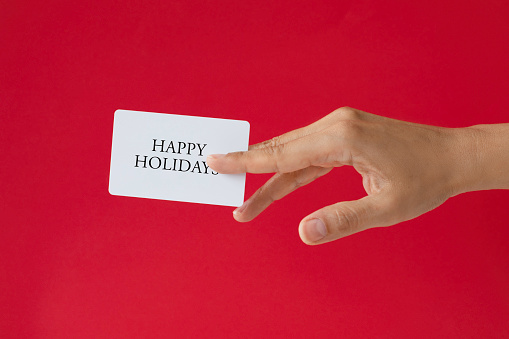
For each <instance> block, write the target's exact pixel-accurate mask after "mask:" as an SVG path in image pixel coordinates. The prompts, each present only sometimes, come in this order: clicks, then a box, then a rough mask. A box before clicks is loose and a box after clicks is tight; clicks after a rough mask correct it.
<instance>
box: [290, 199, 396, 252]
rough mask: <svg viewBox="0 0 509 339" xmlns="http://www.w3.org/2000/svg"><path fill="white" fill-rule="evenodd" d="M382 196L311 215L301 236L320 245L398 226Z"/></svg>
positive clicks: (302, 224) (300, 227)
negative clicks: (369, 231) (368, 230)
mask: <svg viewBox="0 0 509 339" xmlns="http://www.w3.org/2000/svg"><path fill="white" fill-rule="evenodd" d="M388 201H389V199H387V197H384V196H383V195H382V194H378V195H369V196H366V197H364V198H362V199H359V200H355V201H344V202H340V203H337V204H334V205H330V206H327V207H324V208H322V209H320V210H318V211H316V212H313V213H311V214H310V215H308V216H307V217H305V218H304V219H302V221H301V222H300V225H299V235H300V238H301V239H302V241H303V242H304V243H306V244H308V245H319V244H323V243H326V242H329V241H333V240H336V239H339V238H343V237H346V236H347V235H350V234H354V233H357V232H360V231H363V230H366V229H368V228H372V227H378V226H390V225H393V224H395V223H396V222H394V221H393V220H394V215H391V213H390V210H389V208H388V206H389V204H388Z"/></svg>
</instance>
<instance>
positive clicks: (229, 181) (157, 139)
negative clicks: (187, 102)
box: [109, 109, 249, 206]
mask: <svg viewBox="0 0 509 339" xmlns="http://www.w3.org/2000/svg"><path fill="white" fill-rule="evenodd" d="M248 144H249V123H248V122H247V121H241V120H228V119H215V118H203V117H193V116H185V115H175V114H161V113H150V112H138V111H127V110H120V109H119V110H117V111H115V119H114V123H113V142H112V149H111V167H110V185H109V192H110V193H111V194H113V195H121V196H128V197H138V198H151V199H163V200H174V201H185V202H195V203H201V204H212V205H223V206H240V205H242V202H243V201H244V187H245V181H246V175H245V174H220V173H217V172H215V171H212V169H211V168H210V167H208V165H207V162H206V161H207V155H209V154H216V153H229V152H235V151H247V148H248Z"/></svg>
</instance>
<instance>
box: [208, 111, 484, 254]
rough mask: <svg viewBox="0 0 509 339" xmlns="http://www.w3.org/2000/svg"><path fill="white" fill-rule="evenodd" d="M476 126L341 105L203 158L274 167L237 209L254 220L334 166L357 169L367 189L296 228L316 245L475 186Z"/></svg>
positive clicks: (218, 163)
mask: <svg viewBox="0 0 509 339" xmlns="http://www.w3.org/2000/svg"><path fill="white" fill-rule="evenodd" d="M480 133H481V132H480V130H478V129H475V128H458V129H451V128H443V127H434V126H427V125H420V124H414V123H409V122H404V121H399V120H394V119H389V118H385V117H381V116H377V115H373V114H370V113H366V112H362V111H359V110H355V109H352V108H340V109H338V110H336V111H334V112H332V113H331V114H329V115H327V116H325V117H324V118H322V119H321V120H319V121H317V122H315V123H313V124H311V125H309V126H306V127H304V128H301V129H297V130H294V131H291V132H289V133H286V134H283V135H281V136H279V137H275V138H273V139H271V140H268V141H265V142H262V143H259V144H256V145H252V146H250V147H249V151H247V152H235V153H229V154H226V155H219V154H215V155H210V156H209V157H208V158H207V163H208V165H209V166H210V167H211V168H213V169H214V170H215V171H217V172H219V173H228V174H230V173H245V172H248V173H269V172H275V173H276V174H275V175H274V176H273V177H272V178H271V179H270V180H268V181H267V182H266V183H265V184H264V185H263V186H262V187H261V188H260V189H258V190H257V191H256V192H255V193H254V194H253V195H252V196H251V197H250V198H249V199H248V200H247V201H246V202H244V204H243V205H242V206H241V207H239V208H237V209H236V210H235V211H234V218H235V219H236V220H238V221H240V222H246V221H250V220H252V219H253V218H255V217H256V216H257V215H258V214H260V213H261V212H262V211H263V210H264V209H265V208H267V207H268V206H269V205H270V204H271V203H272V202H273V201H275V200H278V199H281V198H283V197H284V196H285V195H287V194H289V193H290V192H292V191H294V190H295V189H297V188H299V187H301V186H303V185H306V184H308V183H310V182H312V181H313V180H315V179H316V178H318V177H321V176H323V175H325V174H327V173H329V172H330V171H331V169H332V168H333V167H340V166H344V165H349V166H353V167H354V168H355V170H357V172H359V173H360V174H361V175H362V178H363V180H362V182H363V186H364V189H365V190H366V193H367V196H366V197H364V198H362V199H360V200H356V201H344V202H339V203H337V204H334V205H330V206H327V207H324V208H322V209H320V210H318V211H315V212H313V213H311V214H310V215H308V216H307V217H305V218H304V219H303V220H302V221H301V223H300V225H299V234H300V237H301V239H302V240H303V241H304V242H305V243H306V244H310V245H314V244H322V243H326V242H329V241H332V240H336V239H339V238H342V237H345V236H347V235H350V234H353V233H356V232H359V231H362V230H365V229H368V228H372V227H380V226H390V225H394V224H397V223H399V222H402V221H405V220H409V219H412V218H415V217H417V216H419V215H421V214H423V213H425V212H427V211H430V210H432V209H434V208H436V207H437V206H439V205H440V204H442V203H443V202H444V201H446V200H447V199H448V198H449V197H451V196H453V195H456V194H459V193H462V192H466V191H468V190H472V189H477V187H476V186H475V185H476V180H477V179H478V177H479V173H480V172H479V168H480V164H479V162H478V161H475V160H476V159H479V158H480V157H479V156H478V148H479V147H478V146H479V141H478V140H481V139H482V138H478V137H477V135H479V134H480ZM481 172H482V171H481Z"/></svg>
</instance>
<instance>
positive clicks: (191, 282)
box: [0, 0, 509, 338]
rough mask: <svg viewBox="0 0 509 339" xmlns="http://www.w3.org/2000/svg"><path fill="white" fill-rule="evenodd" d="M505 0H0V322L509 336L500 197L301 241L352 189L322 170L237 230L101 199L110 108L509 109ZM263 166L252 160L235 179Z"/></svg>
mask: <svg viewBox="0 0 509 339" xmlns="http://www.w3.org/2000/svg"><path fill="white" fill-rule="evenodd" d="M508 18H509V5H508V2H507V1H501V0H500V1H498V0H483V1H467V2H465V1H443V0H440V1H438V0H432V1H403V0H402V1H375V0H367V1H349V0H345V1H269V0H258V1H245V0H244V1H223V2H213V1H150V2H149V1H144V2H141V1H96V2H89V1H83V2H79V3H76V2H70V1H64V0H61V1H33V2H29V1H3V2H2V3H1V4H0V46H1V47H0V48H1V52H0V62H1V63H0V112H1V132H0V141H1V165H0V175H1V187H2V197H1V204H0V215H1V220H2V221H1V223H2V226H1V227H0V289H1V295H0V336H1V337H2V338H25V337H28V338H129V337H133V338H139V337H146V338H158V337H160V338H167V337H181V338H184V337H216V336H217V337H232V338H239V337H244V338H246V337H295V338H299V337H301V338H309V337H321V338H325V337H346V338H363V337H367V338H373V337H380V338H395V337H412V338H419V337H423V338H432V337H443V338H446V337H448V338H450V337H457V338H469V337H471V338H481V337H483V338H488V337H499V338H500V337H504V336H505V337H509V325H508V320H507V319H508V318H509V289H508V285H509V260H508V258H509V256H508V255H509V246H508V245H507V244H508V241H509V229H508V227H507V226H508V223H507V220H508V217H509V209H508V208H507V203H508V201H509V199H508V198H509V192H507V191H491V192H475V193H470V194H464V195H461V196H458V197H455V198H452V199H450V200H449V201H447V202H446V203H445V204H444V205H443V206H441V207H439V208H438V209H436V210H434V211H432V212H430V213H428V214H426V215H424V216H422V217H420V218H418V219H415V220H412V221H409V222H406V223H404V224H401V225H398V226H394V227H391V228H383V229H374V230H369V231H365V232H362V233H360V234H357V235H354V236H351V237H348V238H345V239H342V240H340V241H336V242H334V243H330V244H327V245H323V246H317V247H310V246H306V245H304V244H303V243H302V242H301V241H300V239H299V237H298V233H297V226H298V223H299V221H300V219H301V218H302V217H304V216H305V215H307V214H308V213H310V212H312V211H314V210H316V209H318V208H320V207H322V206H325V205H328V204H332V203H334V202H337V201H341V200H346V199H356V198H359V197H361V196H363V195H364V194H365V193H364V192H363V189H362V184H361V178H360V176H359V175H358V174H357V173H355V172H354V171H353V170H351V169H347V168H341V169H336V170H334V171H333V172H332V173H330V174H329V175H327V176H326V177H324V178H321V179H319V180H318V181H317V182H315V183H313V184H312V185H309V186H307V187H304V188H302V189H300V190H299V191H297V192H295V193H292V194H291V195H290V196H288V197H287V198H285V199H283V200H281V201H278V202H277V203H275V204H274V205H273V206H271V207H270V208H269V209H268V210H267V211H266V212H264V213H263V214H262V215H260V217H258V218H257V219H255V220H254V221H253V222H251V223H248V224H238V223H236V222H235V221H234V220H233V219H232V217H231V211H232V209H231V208H226V207H218V206H208V205H199V204H188V203H178V202H169V201H158V200H149V199H135V198H127V197H116V196H111V195H109V193H108V177H109V161H110V150H111V135H112V126H113V112H114V111H115V110H116V109H118V108H124V109H133V110H144V111H153V112H167V113H177V114H187V115H198V116H210V117H219V118H231V119H242V120H248V121H249V122H250V123H251V139H250V140H251V143H254V142H259V141H263V140H265V139H267V138H270V137H272V136H275V135H278V134H281V133H283V132H285V131H288V130H291V129H294V128H297V127H301V126H303V125H306V124H308V123H310V122H312V121H315V120H317V119H318V118H320V117H322V116H323V115H325V114H327V113H329V112H330V111H332V110H334V109H335V108H338V107H340V106H344V105H348V106H352V107H355V108H359V109H362V110H365V111H368V112H372V113H376V114H381V115H386V116H389V117H393V118H398V119H404V120H409V121H414V122H420V123H426V124H435V125H442V126H450V127H461V126H468V125H473V124H478V123H497V122H507V121H508V120H509V119H508V111H507V108H508V106H509V105H508V104H509V100H508V97H509V95H508V93H509V85H508V81H507V79H508V76H509V66H508V57H509V47H508V46H509V43H508V37H509V25H508V22H509V21H508ZM267 178H268V176H266V175H259V176H255V175H249V176H248V178H247V186H246V191H247V192H246V194H251V193H252V192H254V190H255V189H256V188H257V187H258V186H259V185H261V184H262V183H263V182H264V180H266V179H267Z"/></svg>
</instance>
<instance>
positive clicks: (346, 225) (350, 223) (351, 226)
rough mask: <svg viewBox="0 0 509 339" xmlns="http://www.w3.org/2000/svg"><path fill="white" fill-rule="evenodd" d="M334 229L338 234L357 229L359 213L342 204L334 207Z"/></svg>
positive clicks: (353, 231) (350, 232) (349, 232)
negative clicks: (336, 207)
mask: <svg viewBox="0 0 509 339" xmlns="http://www.w3.org/2000/svg"><path fill="white" fill-rule="evenodd" d="M335 212H336V231H337V232H338V233H340V234H345V235H348V234H353V233H355V232H357V231H359V227H360V225H361V223H360V217H359V214H358V213H357V212H356V211H355V210H353V209H351V208H349V207H348V205H346V204H345V205H343V206H341V207H339V208H338V209H336V211H335Z"/></svg>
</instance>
